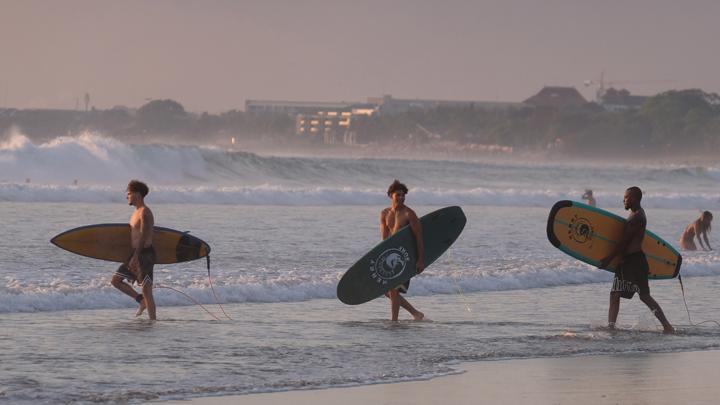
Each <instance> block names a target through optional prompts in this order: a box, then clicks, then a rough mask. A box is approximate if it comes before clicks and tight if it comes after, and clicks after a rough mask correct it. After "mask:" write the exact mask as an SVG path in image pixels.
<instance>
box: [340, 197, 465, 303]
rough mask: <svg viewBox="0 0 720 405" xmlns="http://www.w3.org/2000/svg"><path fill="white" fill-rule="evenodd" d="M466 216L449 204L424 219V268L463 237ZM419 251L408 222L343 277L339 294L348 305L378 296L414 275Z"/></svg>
mask: <svg viewBox="0 0 720 405" xmlns="http://www.w3.org/2000/svg"><path fill="white" fill-rule="evenodd" d="M466 222H467V219H466V218H465V214H464V213H463V211H462V209H461V208H460V207H447V208H442V209H439V210H437V211H434V212H431V213H429V214H427V215H425V216H423V217H422V218H420V223H421V224H422V229H423V242H424V247H425V252H424V253H425V254H424V259H425V267H429V266H430V265H431V264H432V263H433V262H434V261H435V260H437V258H438V257H440V256H442V254H443V253H445V251H446V250H447V249H448V248H449V247H450V245H452V244H453V243H454V242H455V240H456V239H457V238H458V236H460V233H461V232H462V230H463V228H464V227H465V223H466ZM416 258H417V251H416V245H415V237H414V235H413V233H412V230H411V229H410V226H409V225H406V226H405V227H403V228H402V229H400V230H399V231H398V232H397V233H395V234H394V235H392V236H390V237H389V238H387V239H385V240H384V241H382V242H380V243H379V244H378V245H377V246H375V247H374V248H373V249H372V250H371V251H370V252H368V253H367V254H366V255H365V256H363V257H362V258H361V259H360V260H358V261H357V263H355V264H354V265H353V266H352V267H350V269H349V270H348V271H347V272H345V275H343V277H342V278H341V279H340V283H338V286H337V296H338V298H339V299H340V301H342V302H344V303H345V304H348V305H358V304H362V303H365V302H368V301H371V300H374V299H375V298H378V297H380V296H382V295H383V294H385V293H386V292H388V291H390V290H391V289H393V288H395V287H397V286H399V285H400V284H402V283H404V282H406V281H408V280H410V279H411V278H412V277H413V276H415V274H416V272H415V261H416Z"/></svg>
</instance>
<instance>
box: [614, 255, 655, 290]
mask: <svg viewBox="0 0 720 405" xmlns="http://www.w3.org/2000/svg"><path fill="white" fill-rule="evenodd" d="M649 270H650V267H649V266H648V262H647V258H646V257H645V253H643V252H636V253H631V254H629V255H627V256H625V257H623V259H622V260H621V261H620V265H619V266H618V268H617V270H616V272H615V279H614V280H613V286H612V291H613V292H619V293H620V296H621V297H623V298H627V299H631V298H632V297H633V295H635V293H638V294H640V295H643V294H650V286H649V285H648V272H649Z"/></svg>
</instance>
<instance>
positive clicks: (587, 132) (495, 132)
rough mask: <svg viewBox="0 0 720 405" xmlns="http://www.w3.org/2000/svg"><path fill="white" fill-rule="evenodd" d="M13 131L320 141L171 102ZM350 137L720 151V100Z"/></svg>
mask: <svg viewBox="0 0 720 405" xmlns="http://www.w3.org/2000/svg"><path fill="white" fill-rule="evenodd" d="M13 127H18V128H19V129H20V131H21V132H23V133H24V134H26V135H28V136H29V137H31V138H32V139H36V140H40V141H43V140H47V139H52V138H55V137H57V136H61V135H73V134H77V133H80V132H83V131H96V132H98V133H101V134H103V135H107V136H113V137H116V138H119V139H122V140H126V141H129V142H146V141H149V140H152V141H158V140H159V141H162V140H167V141H174V142H197V143H212V142H220V141H222V142H226V141H227V139H229V138H230V137H235V138H237V139H238V140H243V139H247V140H259V139H266V140H270V141H274V142H287V141H288V140H293V141H296V142H305V143H312V142H321V140H320V139H312V138H307V137H303V136H300V135H296V134H295V118H294V117H292V116H289V115H287V114H282V113H275V114H273V113H247V112H244V111H239V110H232V111H227V112H223V113H220V114H209V113H202V114H191V113H188V112H187V111H186V110H185V109H184V108H183V106H182V105H181V104H180V103H178V102H176V101H174V100H153V101H150V102H149V103H147V104H145V105H143V106H142V107H141V108H139V109H138V110H137V111H131V110H128V109H124V108H114V109H110V110H92V111H87V112H84V111H62V110H8V109H5V110H0V132H3V133H7V132H8V131H9V130H10V128H13ZM350 130H351V131H353V132H355V134H356V141H357V142H358V143H377V144H383V143H398V142H408V143H432V142H436V141H443V142H447V141H451V142H455V143H457V144H461V145H462V144H493V145H502V146H512V147H513V148H515V149H520V150H547V149H552V150H557V151H559V152H574V153H586V154H604V153H613V154H616V155H617V154H620V155H622V154H627V155H633V154H636V153H638V152H659V153H677V152H700V151H705V152H708V151H715V150H718V149H720V96H718V95H717V94H714V93H706V92H704V91H702V90H699V89H690V90H678V91H668V92H665V93H661V94H658V95H656V96H653V97H649V98H648V99H647V100H646V101H645V103H644V104H643V105H642V107H640V108H639V109H628V110H623V111H608V110H606V109H604V108H603V107H602V106H600V105H598V104H596V103H587V104H585V105H582V106H575V107H567V108H543V107H531V106H523V105H519V106H518V107H514V108H503V109H488V108H480V107H476V106H472V105H469V106H466V107H438V108H435V109H431V110H413V111H407V112H402V113H397V114H374V115H372V116H366V117H365V116H362V117H354V118H353V120H352V123H351V127H350Z"/></svg>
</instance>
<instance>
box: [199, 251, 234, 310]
mask: <svg viewBox="0 0 720 405" xmlns="http://www.w3.org/2000/svg"><path fill="white" fill-rule="evenodd" d="M205 258H206V260H207V272H208V282H209V283H210V290H211V291H212V293H213V297H215V303H217V305H218V306H219V307H220V310H221V311H222V313H223V315H225V317H226V318H227V319H229V320H233V319H232V318H230V315H228V314H227V312H225V308H223V306H222V304H221V303H220V300H219V299H218V296H217V294H215V288H214V287H213V283H212V277H210V255H207V256H205Z"/></svg>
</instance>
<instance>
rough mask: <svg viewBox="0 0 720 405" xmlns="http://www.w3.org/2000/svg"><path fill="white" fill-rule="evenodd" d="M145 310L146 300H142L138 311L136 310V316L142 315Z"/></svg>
mask: <svg viewBox="0 0 720 405" xmlns="http://www.w3.org/2000/svg"><path fill="white" fill-rule="evenodd" d="M143 312H145V300H142V301H140V306H139V307H138V309H137V312H135V316H140V315H142V314H143Z"/></svg>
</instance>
